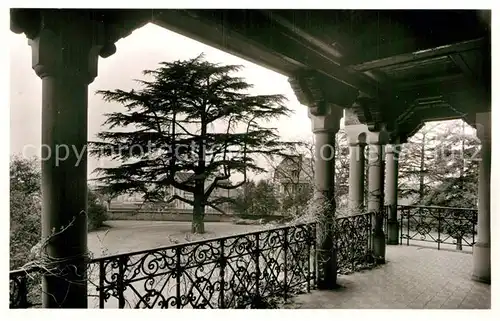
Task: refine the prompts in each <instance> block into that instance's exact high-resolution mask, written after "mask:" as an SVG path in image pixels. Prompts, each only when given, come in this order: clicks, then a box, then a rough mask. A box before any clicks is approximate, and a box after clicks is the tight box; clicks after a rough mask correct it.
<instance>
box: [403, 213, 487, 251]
mask: <svg viewBox="0 0 500 321" xmlns="http://www.w3.org/2000/svg"><path fill="white" fill-rule="evenodd" d="M398 210H399V212H400V214H401V216H400V227H401V243H403V240H406V244H407V245H410V240H416V241H423V242H433V243H437V245H438V246H437V247H438V249H440V248H441V244H452V245H456V249H458V250H462V246H464V245H465V246H471V247H472V246H473V245H474V243H475V235H476V225H477V210H475V209H467V208H449V207H437V206H398Z"/></svg>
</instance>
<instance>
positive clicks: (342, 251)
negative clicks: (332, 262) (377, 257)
mask: <svg viewBox="0 0 500 321" xmlns="http://www.w3.org/2000/svg"><path fill="white" fill-rule="evenodd" d="M372 220H373V213H365V214H359V215H352V216H346V217H340V218H338V219H337V220H336V222H337V223H336V233H335V235H336V240H337V243H336V244H337V246H336V250H337V251H336V252H337V272H338V273H339V274H348V273H351V272H354V271H358V270H361V269H364V268H367V267H370V266H372V265H373V259H372V255H371V244H372Z"/></svg>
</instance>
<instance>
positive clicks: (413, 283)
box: [289, 245, 491, 309]
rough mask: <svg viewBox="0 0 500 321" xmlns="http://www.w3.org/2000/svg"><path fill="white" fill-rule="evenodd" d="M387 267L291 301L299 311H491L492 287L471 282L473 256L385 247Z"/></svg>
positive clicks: (366, 272)
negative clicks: (369, 309) (331, 289)
mask: <svg viewBox="0 0 500 321" xmlns="http://www.w3.org/2000/svg"><path fill="white" fill-rule="evenodd" d="M386 260H387V263H386V264H385V265H382V266H379V267H377V268H375V269H373V270H368V271H364V272H358V273H354V274H351V275H346V276H339V280H338V284H339V285H340V287H339V289H337V290H334V291H313V292H312V293H309V294H303V295H300V296H298V297H296V298H295V299H294V303H292V304H291V305H290V306H289V307H290V308H303V309H363V308H371V309H457V308H459V309H489V308H490V305H491V291H490V286H489V285H486V284H482V283H478V282H474V281H472V280H471V271H472V255H471V254H468V253H461V252H452V251H446V250H441V251H438V250H436V249H430V248H421V247H416V246H399V245H396V246H388V247H387V254H386Z"/></svg>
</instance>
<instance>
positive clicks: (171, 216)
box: [107, 209, 235, 222]
mask: <svg viewBox="0 0 500 321" xmlns="http://www.w3.org/2000/svg"><path fill="white" fill-rule="evenodd" d="M107 215H108V220H136V221H179V222H191V220H192V218H193V213H192V211H182V210H178V211H176V212H173V211H168V212H166V211H147V210H140V211H138V210H134V209H111V210H109V211H108V212H107ZM234 218H235V217H234V216H233V215H224V214H220V213H205V222H230V221H232V220H233V219H234Z"/></svg>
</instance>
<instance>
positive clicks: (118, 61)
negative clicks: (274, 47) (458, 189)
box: [10, 24, 312, 173]
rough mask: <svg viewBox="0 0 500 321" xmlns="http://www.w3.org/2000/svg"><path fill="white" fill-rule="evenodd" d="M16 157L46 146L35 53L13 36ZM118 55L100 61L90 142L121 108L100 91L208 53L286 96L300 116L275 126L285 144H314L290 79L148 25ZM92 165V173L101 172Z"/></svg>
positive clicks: (266, 90) (258, 85) (261, 89)
mask: <svg viewBox="0 0 500 321" xmlns="http://www.w3.org/2000/svg"><path fill="white" fill-rule="evenodd" d="M10 41H11V52H10V59H11V75H10V81H11V88H10V95H11V100H10V123H11V132H10V144H11V148H10V152H11V154H21V153H23V150H24V154H25V155H26V156H32V155H39V149H40V143H41V80H40V78H38V76H36V74H35V72H34V71H33V70H32V68H31V47H30V46H29V45H28V42H27V39H26V37H25V35H24V34H22V35H17V34H14V33H10ZM116 47H117V52H116V53H115V54H114V55H112V56H111V57H109V58H107V59H102V58H99V75H98V77H97V78H96V80H95V81H94V82H93V83H92V84H91V85H90V86H89V113H88V117H89V118H88V120H89V121H88V123H89V124H88V126H89V128H88V134H89V136H88V138H89V140H93V139H95V135H96V133H98V132H99V131H100V130H101V124H102V123H103V121H104V120H105V118H104V116H103V114H104V113H107V112H110V111H113V110H119V109H120V105H116V104H114V105H113V104H110V103H105V102H103V101H102V99H101V98H100V97H99V96H97V95H95V92H96V90H98V89H117V88H119V89H123V90H129V89H132V88H133V87H134V86H135V83H134V81H133V79H138V78H142V74H141V72H142V71H143V70H145V69H155V68H156V67H157V66H158V63H159V62H161V61H172V60H177V59H188V58H193V57H194V56H196V55H198V54H200V53H202V52H203V53H205V55H206V56H205V57H206V59H207V60H209V61H211V62H219V63H223V64H239V65H243V66H244V68H243V70H242V71H241V73H240V76H242V77H245V78H246V80H247V82H249V83H251V84H253V85H254V88H253V90H252V93H255V94H283V95H285V96H286V97H287V98H288V107H289V108H290V109H292V110H293V111H294V114H293V115H292V116H291V117H290V118H282V119H280V120H279V121H277V122H276V123H275V124H273V127H277V128H278V130H279V133H280V135H281V136H282V137H283V138H284V139H308V138H310V137H311V135H312V134H311V126H310V121H309V118H308V116H307V108H306V107H305V106H302V105H300V103H299V102H298V101H297V99H296V97H295V95H294V93H293V91H292V89H291V88H290V85H289V83H288V80H287V78H286V77H285V76H283V75H280V74H278V73H276V72H274V71H271V70H268V69H266V68H263V67H260V66H258V65H255V64H253V63H251V62H248V61H246V60H243V59H240V58H238V57H235V56H232V55H230V54H227V53H225V52H223V51H220V50H217V49H215V48H212V47H209V46H206V45H204V44H202V43H199V42H197V41H195V40H192V39H189V38H186V37H184V36H181V35H179V34H176V33H173V32H171V31H169V30H167V29H164V28H161V27H158V26H156V25H153V24H148V25H146V26H144V27H142V28H141V29H138V30H136V31H134V32H133V33H132V34H131V35H130V36H128V37H127V38H125V39H121V40H120V41H118V42H117V43H116ZM98 164H99V163H98V162H97V160H95V159H89V173H90V172H91V171H92V170H93V169H94V168H95V167H96V166H98Z"/></svg>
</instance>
